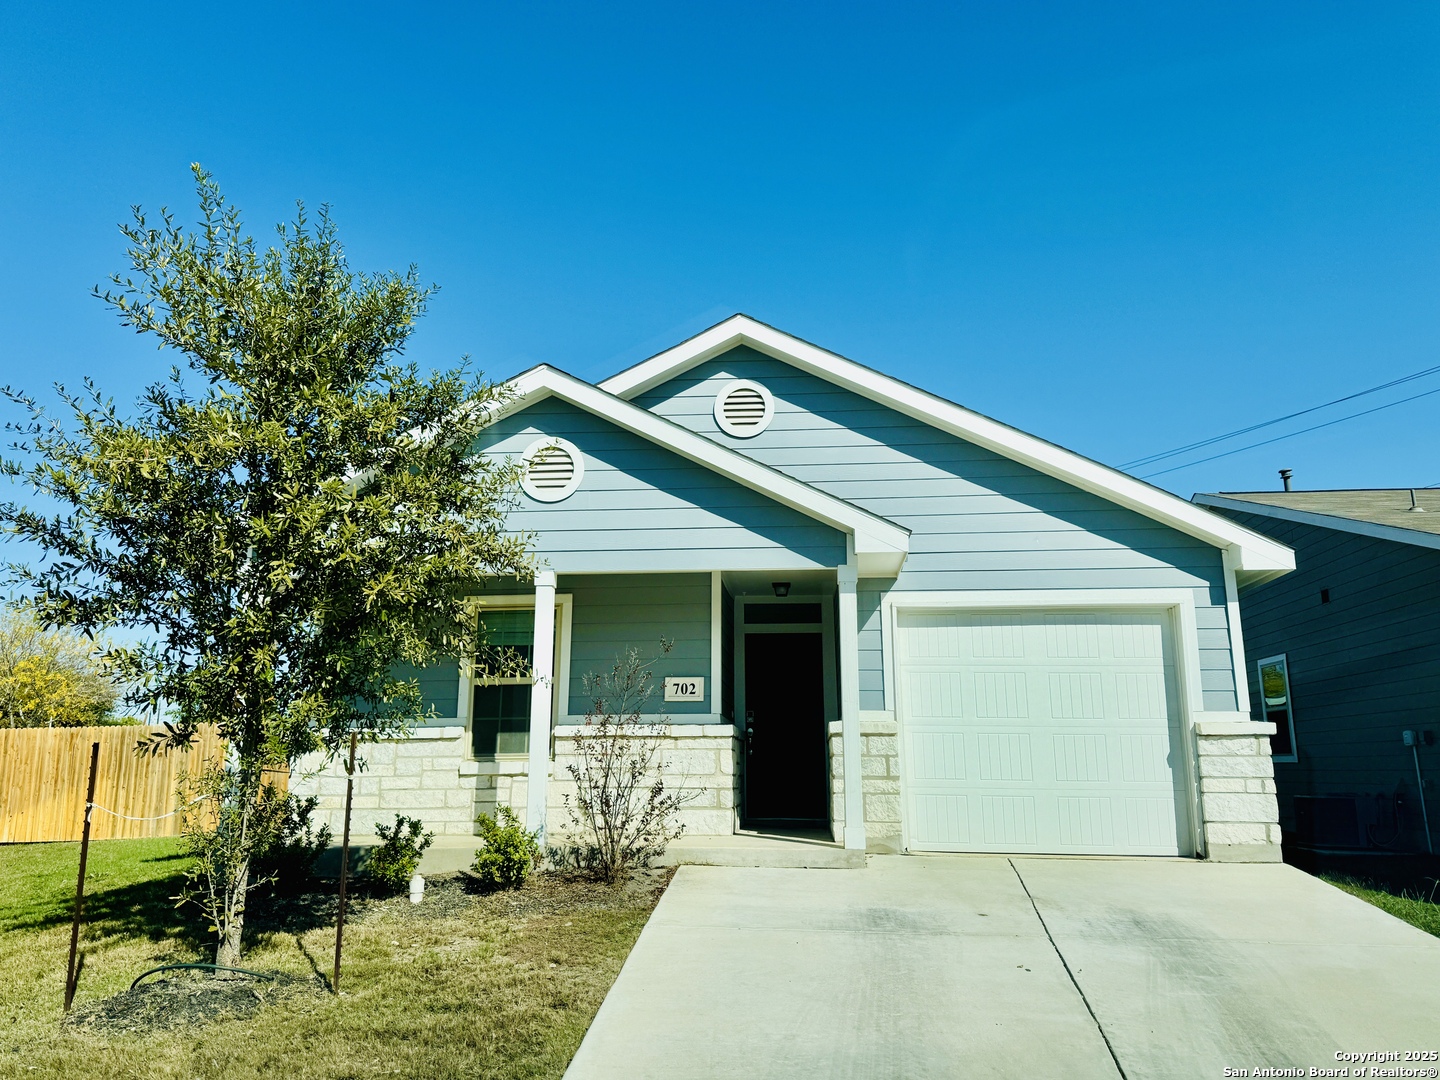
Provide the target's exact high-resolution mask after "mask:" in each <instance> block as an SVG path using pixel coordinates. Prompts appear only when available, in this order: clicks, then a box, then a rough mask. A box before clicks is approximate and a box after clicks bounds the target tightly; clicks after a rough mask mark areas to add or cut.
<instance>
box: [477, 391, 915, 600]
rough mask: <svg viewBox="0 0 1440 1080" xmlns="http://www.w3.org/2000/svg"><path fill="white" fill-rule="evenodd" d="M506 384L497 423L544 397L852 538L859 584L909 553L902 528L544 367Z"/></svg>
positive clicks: (889, 570)
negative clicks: (859, 579)
mask: <svg viewBox="0 0 1440 1080" xmlns="http://www.w3.org/2000/svg"><path fill="white" fill-rule="evenodd" d="M505 385H506V387H507V389H508V391H509V394H508V396H507V397H506V398H505V400H504V401H502V402H500V403H498V404H496V405H494V406H493V407H491V410H490V411H491V419H492V422H493V421H494V420H499V419H500V418H501V417H504V416H509V415H511V414H512V413H516V412H519V411H521V410H522V409H525V408H528V407H529V406H531V405H534V404H535V403H536V402H539V401H544V400H546V399H547V398H552V397H554V398H559V399H560V400H561V401H565V402H568V403H570V404H571V405H574V406H575V407H576V408H579V409H584V410H585V411H587V412H590V413H593V414H595V415H596V416H599V417H601V418H602V419H604V420H607V421H609V422H610V423H612V424H614V425H615V426H616V427H619V428H622V429H623V430H625V431H629V432H631V433H633V434H635V435H638V436H640V437H641V438H644V439H648V440H649V441H650V442H653V443H655V444H657V445H659V446H662V447H664V448H665V449H667V450H670V451H672V452H673V453H676V454H679V455H680V456H681V457H683V458H687V459H689V460H690V461H693V462H696V463H697V464H699V465H703V466H704V467H705V468H707V469H709V470H711V471H712V472H715V473H718V474H719V475H721V476H725V477H728V478H729V479H731V480H734V481H735V482H736V483H739V484H742V485H744V486H745V487H747V488H750V489H751V490H752V491H758V492H759V493H760V494H762V495H765V496H767V497H768V498H770V499H773V500H774V501H775V502H778V503H781V504H782V505H785V506H788V507H790V508H791V509H793V510H798V511H799V512H800V513H802V514H805V515H806V516H807V517H811V518H814V519H815V520H816V521H821V522H824V523H825V524H827V525H829V526H831V527H832V528H835V529H838V530H839V531H841V532H843V533H847V534H848V535H849V536H850V537H851V538H852V539H851V542H852V544H853V545H854V552H855V559H856V564H857V570H858V572H859V574H860V576H861V577H894V576H895V575H896V574H898V573H899V572H900V567H901V565H902V564H903V563H904V562H905V556H906V555H907V554H908V553H909V551H910V530H908V529H906V528H904V527H903V526H900V525H897V524H895V523H894V522H893V521H888V520H886V519H885V518H882V517H880V516H878V515H876V514H872V513H870V512H869V511H868V510H862V509H861V508H860V507H858V506H856V505H855V504H854V503H849V502H846V501H845V500H844V499H838V498H836V497H835V496H833V495H828V494H826V493H825V492H823V491H821V490H819V489H818V488H814V487H811V486H810V485H809V484H806V483H803V482H802V481H799V480H796V479H795V478H794V477H792V476H787V475H785V474H784V473H782V472H780V471H778V470H776V469H772V468H770V467H769V466H768V465H762V464H760V462H758V461H755V460H754V459H753V458H749V457H746V456H745V455H744V454H739V453H736V452H735V451H734V450H731V449H729V448H728V447H724V446H721V445H719V444H718V443H714V442H711V441H710V440H709V439H706V438H704V437H703V436H700V435H696V434H695V433H694V432H693V431H689V430H687V429H686V428H683V427H681V426H680V425H679V424H676V423H674V422H673V421H670V420H666V419H665V418H664V417H661V416H656V415H655V414H654V413H652V412H649V411H648V410H646V409H642V408H640V407H639V406H638V405H632V404H630V402H628V401H624V400H622V399H621V398H617V397H615V396H614V395H613V394H609V393H606V392H605V391H604V390H601V389H599V388H597V387H595V386H592V385H590V384H589V383H587V382H585V381H583V380H581V379H577V378H575V376H573V375H569V374H567V373H565V372H563V371H561V370H559V369H558V368H553V367H550V366H549V365H547V364H542V365H540V366H538V367H533V368H531V369H530V370H528V371H524V372H521V373H520V374H519V375H517V376H515V377H514V378H513V379H510V380H509V381H508V382H507V383H506V384H505Z"/></svg>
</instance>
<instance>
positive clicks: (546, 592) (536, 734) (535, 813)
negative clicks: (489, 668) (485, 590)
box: [525, 570, 555, 843]
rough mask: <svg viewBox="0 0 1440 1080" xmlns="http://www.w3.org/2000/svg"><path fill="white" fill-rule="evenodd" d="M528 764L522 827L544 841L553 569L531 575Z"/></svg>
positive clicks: (552, 680) (552, 687)
mask: <svg viewBox="0 0 1440 1080" xmlns="http://www.w3.org/2000/svg"><path fill="white" fill-rule="evenodd" d="M530 666H531V669H532V670H533V671H534V674H535V685H534V686H533V687H531V690H530V768H529V784H528V785H527V786H528V795H529V797H528V799H527V800H526V805H525V827H526V828H527V829H530V830H532V831H534V830H539V833H540V841H541V843H544V841H545V813H546V805H547V803H546V788H547V787H548V786H549V783H550V712H551V707H552V703H553V702H554V698H555V571H553V570H542V571H540V572H539V573H537V574H536V575H535V643H534V646H533V648H532V651H531V655H530Z"/></svg>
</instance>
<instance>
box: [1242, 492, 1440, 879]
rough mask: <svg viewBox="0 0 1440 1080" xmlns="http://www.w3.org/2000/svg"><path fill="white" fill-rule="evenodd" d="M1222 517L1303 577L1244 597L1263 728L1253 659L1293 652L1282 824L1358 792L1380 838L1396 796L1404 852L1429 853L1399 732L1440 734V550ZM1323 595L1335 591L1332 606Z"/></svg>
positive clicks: (1426, 762)
mask: <svg viewBox="0 0 1440 1080" xmlns="http://www.w3.org/2000/svg"><path fill="white" fill-rule="evenodd" d="M1219 512H1220V513H1223V514H1225V515H1226V516H1227V517H1230V518H1233V519H1234V520H1235V521H1238V522H1239V523H1240V524H1242V525H1245V526H1246V527H1248V528H1251V529H1254V530H1256V531H1257V532H1263V533H1266V534H1268V535H1270V536H1273V537H1274V538H1275V539H1277V540H1279V541H1280V542H1281V543H1284V544H1288V545H1290V546H1291V547H1293V548H1294V549H1295V566H1296V569H1295V572H1294V573H1291V574H1287V575H1286V576H1285V577H1283V578H1279V579H1277V580H1275V581H1272V582H1268V583H1266V584H1264V585H1261V586H1258V587H1257V588H1254V589H1250V590H1248V591H1246V592H1245V593H1244V594H1243V595H1242V596H1241V598H1240V617H1241V620H1242V622H1243V623H1244V627H1245V648H1246V653H1247V655H1248V656H1249V658H1250V661H1251V662H1250V665H1249V667H1250V669H1251V670H1250V671H1249V681H1250V688H1251V689H1250V695H1251V703H1252V706H1251V707H1252V710H1253V715H1254V716H1255V718H1256V719H1259V718H1260V710H1261V704H1260V695H1259V687H1258V675H1257V672H1256V670H1255V663H1254V661H1256V660H1258V659H1262V658H1264V657H1268V656H1274V655H1278V654H1280V653H1284V654H1285V656H1286V658H1287V661H1288V666H1289V672H1290V693H1291V701H1292V705H1291V707H1292V710H1293V713H1294V717H1295V747H1296V753H1297V760H1296V761H1294V762H1284V761H1277V762H1276V763H1275V784H1276V788H1277V790H1278V791H1279V795H1280V820H1281V824H1282V826H1283V827H1285V828H1286V829H1287V830H1293V829H1294V828H1295V809H1294V797H1295V796H1297V795H1335V794H1346V795H1349V794H1354V795H1358V796H1359V797H1360V800H1361V802H1360V806H1359V809H1360V818H1361V825H1362V835H1361V837H1360V840H1361V841H1362V843H1363V842H1364V841H1365V836H1364V835H1363V826H1364V822H1365V821H1366V820H1367V819H1375V818H1378V822H1377V829H1376V831H1377V833H1378V834H1379V837H1380V838H1381V839H1383V838H1385V836H1386V835H1387V834H1388V824H1389V810H1388V799H1389V798H1390V797H1392V796H1393V795H1394V794H1395V793H1396V792H1397V791H1399V792H1400V794H1401V795H1402V798H1403V799H1407V800H1408V801H1409V805H1410V810H1409V821H1408V824H1409V825H1410V828H1408V829H1407V830H1406V834H1405V836H1404V837H1403V838H1402V844H1403V845H1404V846H1407V847H1409V848H1411V849H1415V850H1419V849H1421V848H1422V847H1423V845H1424V842H1425V841H1424V835H1423V830H1422V829H1421V827H1420V808H1419V799H1418V797H1417V795H1418V792H1417V791H1416V788H1415V759H1414V757H1413V756H1412V752H1411V751H1410V750H1409V749H1408V748H1407V747H1405V746H1404V744H1403V742H1402V741H1401V737H1400V733H1401V732H1402V731H1403V730H1405V729H1407V728H1412V729H1424V728H1430V729H1431V730H1434V729H1436V728H1437V727H1440V722H1437V719H1436V718H1437V716H1440V618H1437V616H1440V551H1436V550H1434V549H1429V548H1421V547H1413V546H1411V545H1409V544H1401V543H1396V542H1393V541H1390V540H1380V539H1376V538H1373V537H1368V536H1359V535H1356V534H1355V533H1350V532H1341V531H1337V530H1334V529H1327V528H1323V527H1321V526H1316V525H1307V524H1301V523H1298V522H1290V521H1282V520H1278V519H1276V518H1271V517H1266V516H1263V515H1260V514H1248V513H1244V512H1240V511H1234V510H1221V511H1219ZM1321 589H1328V590H1329V591H1330V602H1329V603H1328V604H1327V603H1321V600H1320V590H1321ZM1420 753H1421V763H1422V768H1424V769H1426V770H1427V775H1430V776H1436V775H1440V748H1437V747H1422V748H1421V750H1420ZM1377 797H1378V798H1377ZM1381 799H1383V800H1386V803H1384V804H1382V802H1381ZM1430 801H1431V807H1432V828H1433V827H1434V826H1435V810H1434V807H1435V805H1436V804H1437V803H1440V800H1436V799H1435V798H1434V795H1433V793H1432V794H1431V795H1430ZM1377 811H1378V813H1377ZM1437 831H1440V830H1437Z"/></svg>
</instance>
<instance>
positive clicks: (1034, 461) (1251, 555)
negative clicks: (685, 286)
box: [600, 315, 1295, 584]
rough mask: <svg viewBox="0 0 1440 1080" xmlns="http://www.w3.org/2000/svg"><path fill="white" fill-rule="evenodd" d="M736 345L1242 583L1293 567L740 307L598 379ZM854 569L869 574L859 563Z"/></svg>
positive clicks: (684, 365) (1256, 537)
mask: <svg viewBox="0 0 1440 1080" xmlns="http://www.w3.org/2000/svg"><path fill="white" fill-rule="evenodd" d="M737 345H748V346H750V347H751V348H753V349H755V350H757V351H759V352H762V353H764V354H765V355H767V356H770V357H773V358H774V359H776V360H780V361H781V362H783V363H787V364H789V365H791V366H792V367H796V368H799V369H800V370H801V371H805V372H809V373H810V374H812V375H815V376H817V377H819V378H822V379H825V380H826V381H828V382H831V383H834V384H835V385H837V386H843V387H844V388H845V389H847V390H851V391H854V392H855V393H857V394H860V395H861V396H862V397H866V398H869V399H870V400H871V401H875V402H878V403H880V404H882V405H885V406H887V407H889V408H892V409H894V410H896V411H897V412H901V413H904V414H905V415H906V416H910V417H912V418H914V419H916V420H919V421H921V422H922V423H926V424H929V425H930V426H931V427H935V428H938V429H940V430H941V431H946V432H949V433H950V434H952V435H955V436H957V437H959V438H961V439H964V440H965V441H966V442H970V443H974V444H975V445H977V446H983V447H985V448H986V449H987V450H992V451H994V452H995V453H997V454H1000V455H1002V456H1004V457H1007V458H1009V459H1011V460H1012V461H1018V462H1020V463H1021V464H1023V465H1027V466H1029V467H1030V468H1032V469H1035V470H1037V471H1039V472H1042V473H1045V474H1046V475H1048V476H1053V477H1055V478H1056V479H1058V480H1063V481H1064V482H1065V483H1067V484H1071V485H1073V486H1075V487H1078V488H1080V489H1081V490H1082V491H1088V492H1090V493H1091V494H1093V495H1099V496H1100V497H1101V498H1104V499H1108V500H1109V501H1110V502H1113V503H1115V504H1117V505H1119V506H1123V507H1125V508H1127V509H1129V510H1134V511H1135V512H1136V513H1139V514H1143V515H1144V516H1146V517H1148V518H1151V519H1153V520H1155V521H1159V522H1161V523H1162V524H1165V525H1169V526H1170V527H1171V528H1174V529H1178V530H1179V531H1180V532H1183V533H1186V534H1187V535H1189V536H1193V537H1195V538H1196V539H1198V540H1203V541H1205V542H1206V543H1208V544H1212V545H1214V546H1215V547H1218V548H1222V549H1224V548H1233V549H1235V553H1234V565H1235V569H1236V570H1237V571H1238V572H1239V573H1240V574H1241V576H1242V582H1243V583H1244V584H1251V583H1253V582H1255V581H1259V580H1267V579H1269V578H1272V577H1278V576H1279V575H1280V574H1284V573H1287V572H1289V571H1291V570H1293V569H1295V555H1294V553H1293V552H1292V551H1291V550H1290V549H1289V548H1288V547H1286V546H1285V545H1284V544H1281V543H1278V542H1276V541H1274V540H1271V539H1270V538H1269V537H1267V536H1263V535H1261V534H1260V533H1257V532H1254V531H1253V530H1251V529H1247V528H1245V527H1244V526H1242V525H1240V524H1238V523H1236V522H1233V521H1231V520H1229V519H1228V518H1225V517H1223V516H1221V515H1219V514H1212V513H1211V512H1210V511H1208V510H1206V509H1204V508H1203V507H1200V506H1196V505H1195V504H1193V503H1190V502H1187V501H1186V500H1184V499H1182V498H1180V497H1179V496H1178V495H1172V494H1171V493H1170V492H1168V491H1163V490H1161V489H1160V488H1157V487H1153V486H1151V485H1150V484H1147V483H1145V482H1144V481H1141V480H1137V479H1136V478H1135V477H1133V476H1130V475H1128V474H1126V473H1123V472H1120V471H1119V470H1118V469H1112V468H1110V467H1109V466H1107V465H1101V464H1100V463H1099V462H1096V461H1091V460H1090V459H1089V458H1086V457H1082V456H1081V455H1079V454H1077V453H1075V452H1074V451H1071V450H1066V449H1064V448H1063V447H1060V446H1056V445H1055V444H1054V443H1050V442H1046V441H1045V440H1044V439H1040V438H1037V437H1036V436H1034V435H1028V434H1026V433H1025V432H1023V431H1020V430H1018V429H1016V428H1012V427H1010V426H1008V425H1006V424H1002V423H1000V422H999V421H996V420H992V419H991V418H990V417H988V416H983V415H981V414H980V413H977V412H972V411H971V410H969V409H966V408H964V407H963V406H960V405H956V404H955V403H954V402H951V401H946V400H945V399H944V398H941V397H937V396H936V395H934V394H930V393H927V392H926V391H924V390H920V389H917V388H916V387H914V386H911V385H909V384H908V383H905V382H901V381H900V380H899V379H895V378H892V377H891V376H889V375H883V374H881V373H880V372H878V371H876V370H874V369H873V368H868V367H866V366H864V365H863V364H857V363H856V362H855V361H853V360H847V359H846V358H845V357H843V356H839V355H838V354H836V353H832V352H829V351H828V350H825V349H822V348H820V347H819V346H817V345H812V344H810V343H809V342H808V341H802V340H801V339H800V338H797V337H794V336H792V335H790V334H787V333H785V332H784V331H782V330H777V329H775V328H774V327H773V326H767V325H766V324H764V323H762V322H758V321H757V320H755V319H752V318H750V317H749V316H747V315H734V316H732V317H730V318H728V319H726V320H725V321H724V322H722V323H719V324H718V325H716V326H712V327H711V328H710V329H709V330H706V331H704V332H703V333H700V334H697V335H696V336H695V337H693V338H690V339H689V340H688V341H684V342H681V343H680V344H679V345H676V346H675V347H674V348H672V349H667V350H666V351H665V352H662V353H660V354H659V355H657V356H654V357H651V358H650V359H649V360H646V361H643V362H642V363H639V364H636V365H635V366H634V367H632V368H629V369H627V370H625V371H622V372H620V373H619V374H618V375H614V376H612V377H611V378H609V379H606V380H605V381H604V382H602V383H601V384H600V389H602V390H604V391H606V392H608V393H611V394H614V395H616V396H617V397H621V398H625V399H629V398H632V397H635V396H636V395H637V394H641V393H644V392H645V391H646V390H649V389H651V388H653V387H655V386H658V385H659V384H660V383H662V382H664V381H666V380H667V379H670V378H673V377H674V376H676V375H679V374H682V373H684V372H685V371H688V370H690V369H691V368H693V367H695V366H697V365H699V364H701V363H703V362H704V361H706V360H710V359H712V358H714V357H716V356H719V355H720V354H721V353H724V352H727V351H728V350H730V349H733V348H734V347H735V346H737ZM861 574H862V576H864V577H869V576H871V575H870V574H869V573H867V572H865V571H864V570H863V569H862V571H861Z"/></svg>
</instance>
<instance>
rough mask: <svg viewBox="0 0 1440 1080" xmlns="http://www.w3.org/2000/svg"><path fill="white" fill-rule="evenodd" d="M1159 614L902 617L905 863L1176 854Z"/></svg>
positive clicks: (1171, 713)
mask: <svg viewBox="0 0 1440 1080" xmlns="http://www.w3.org/2000/svg"><path fill="white" fill-rule="evenodd" d="M1170 638H1171V631H1170V626H1169V620H1168V619H1167V618H1166V616H1165V615H1163V614H1161V613H1159V612H1155V613H1151V614H1128V613H1127V614H1118V613H1117V614H1109V613H1098V612H1097V613H1093V614H1091V613H1073V612H1023V613H1016V614H1004V615H992V614H976V613H961V612H924V613H921V612H911V613H902V614H901V615H900V617H899V634H898V642H897V646H898V647H897V653H898V660H899V678H900V686H899V689H900V695H901V698H900V708H901V714H902V718H903V723H902V726H901V734H902V736H903V738H904V746H903V748H902V754H903V759H902V761H901V771H902V774H903V781H902V783H903V786H904V791H905V820H906V833H907V836H908V842H909V846H910V848H911V849H913V850H918V851H1013V852H1024V851H1034V852H1056V853H1070V854H1121V855H1186V854H1190V853H1191V851H1192V848H1193V843H1192V842H1191V840H1190V829H1189V827H1188V813H1187V807H1188V805H1189V798H1188V794H1187V790H1188V788H1187V781H1186V779H1185V778H1186V775H1187V770H1186V766H1185V761H1184V754H1183V753H1182V751H1181V747H1182V743H1181V739H1180V714H1179V708H1178V697H1177V694H1178V683H1177V680H1176V677H1175V667H1174V660H1173V657H1174V655H1175V650H1174V647H1173V643H1172V641H1171V640H1170Z"/></svg>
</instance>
